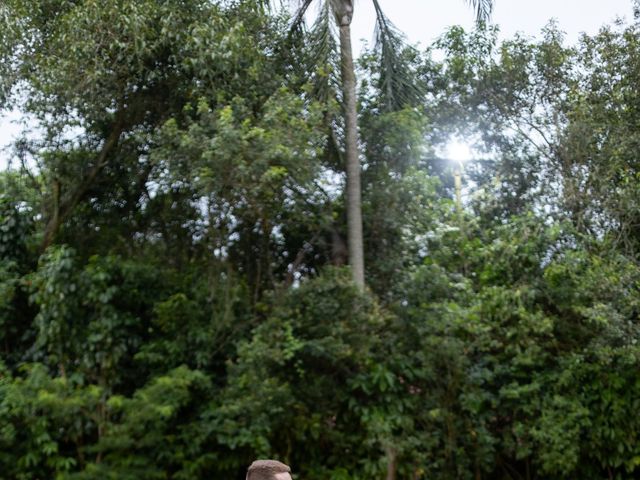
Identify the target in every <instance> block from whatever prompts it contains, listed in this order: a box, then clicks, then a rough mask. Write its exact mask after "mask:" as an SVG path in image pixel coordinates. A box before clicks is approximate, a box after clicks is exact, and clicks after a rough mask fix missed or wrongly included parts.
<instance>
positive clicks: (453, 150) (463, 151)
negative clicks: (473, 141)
mask: <svg viewBox="0 0 640 480" xmlns="http://www.w3.org/2000/svg"><path fill="white" fill-rule="evenodd" d="M446 154H447V158H448V159H449V160H453V161H455V162H466V161H467V160H471V158H472V156H473V154H472V152H471V147H470V146H469V145H468V144H466V143H464V142H461V141H460V140H455V139H454V140H452V141H451V142H450V143H449V144H448V145H447V148H446Z"/></svg>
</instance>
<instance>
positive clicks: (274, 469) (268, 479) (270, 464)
mask: <svg viewBox="0 0 640 480" xmlns="http://www.w3.org/2000/svg"><path fill="white" fill-rule="evenodd" d="M247 480H291V469H290V468H289V467H288V466H287V465H285V464H284V463H280V462H278V461H276V460H256V461H255V462H253V463H252V464H251V466H250V467H249V470H247Z"/></svg>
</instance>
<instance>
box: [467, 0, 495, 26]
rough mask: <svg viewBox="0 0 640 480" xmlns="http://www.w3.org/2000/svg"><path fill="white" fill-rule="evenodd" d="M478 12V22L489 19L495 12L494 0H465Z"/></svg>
mask: <svg viewBox="0 0 640 480" xmlns="http://www.w3.org/2000/svg"><path fill="white" fill-rule="evenodd" d="M465 1H466V2H467V3H468V4H469V6H471V7H473V9H474V10H475V12H476V22H478V23H484V22H487V21H489V19H490V18H491V13H492V12H493V3H494V2H493V0H465Z"/></svg>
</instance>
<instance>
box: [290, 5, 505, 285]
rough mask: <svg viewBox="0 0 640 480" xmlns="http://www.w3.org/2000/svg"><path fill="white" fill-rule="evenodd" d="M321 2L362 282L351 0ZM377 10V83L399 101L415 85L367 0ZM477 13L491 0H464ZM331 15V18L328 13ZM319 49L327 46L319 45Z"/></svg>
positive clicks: (301, 12) (397, 42) (353, 256)
mask: <svg viewBox="0 0 640 480" xmlns="http://www.w3.org/2000/svg"><path fill="white" fill-rule="evenodd" d="M315 1H316V2H322V8H321V12H322V13H321V15H320V17H319V18H318V20H317V21H316V26H315V27H314V28H315V29H316V30H319V31H320V34H319V35H316V37H315V38H317V39H319V40H320V41H323V42H325V46H326V45H327V44H328V43H331V41H332V40H333V38H332V35H331V32H333V31H334V30H332V28H331V25H330V24H329V22H331V21H332V20H333V21H334V22H335V25H336V26H337V28H338V32H339V50H340V71H341V74H342V76H341V82H340V83H341V89H342V100H343V108H344V117H345V118H344V145H345V166H346V179H347V186H346V206H347V234H348V253H349V264H350V266H351V271H352V275H353V280H354V282H355V283H356V285H358V286H359V287H361V288H363V287H364V284H365V277H364V248H363V238H362V208H361V184H360V183H361V182H360V168H361V167H360V156H359V153H358V120H357V118H358V114H357V110H356V76H355V69H354V65H353V51H352V48H351V21H352V19H353V12H354V2H353V0H315ZM371 1H372V3H373V7H374V8H375V11H376V18H377V25H376V33H377V35H376V50H377V51H378V53H379V57H380V61H381V70H380V72H381V83H382V85H383V88H384V90H385V92H384V93H385V95H386V97H387V98H388V99H389V100H390V101H391V102H390V105H391V106H393V105H394V104H398V105H401V104H402V99H403V98H406V96H407V95H412V94H414V93H416V92H415V86H413V85H410V84H408V82H407V81H406V77H405V78H403V75H402V73H403V71H405V70H404V68H403V65H402V63H403V60H402V57H401V55H400V50H401V49H402V48H403V45H402V36H401V35H400V34H399V33H398V31H397V30H396V29H395V28H394V27H393V25H392V24H391V22H390V21H389V20H388V19H387V17H386V16H385V15H384V13H383V12H382V9H381V8H380V4H379V2H378V0H371ZM465 1H466V3H468V4H469V5H470V6H471V7H473V9H474V10H475V13H476V19H477V22H484V21H486V20H487V19H488V18H489V16H490V14H491V11H492V8H493V0H465ZM312 3H314V0H302V1H301V3H300V5H299V7H298V9H297V12H296V14H295V17H294V22H293V25H294V27H298V26H300V25H301V24H302V22H303V19H304V16H305V14H306V12H307V10H308V9H309V7H310V6H311V4H312ZM331 17H333V19H332V18H331ZM318 51H319V52H322V51H324V52H325V53H326V52H327V49H326V48H325V49H322V48H320V49H319V50H318Z"/></svg>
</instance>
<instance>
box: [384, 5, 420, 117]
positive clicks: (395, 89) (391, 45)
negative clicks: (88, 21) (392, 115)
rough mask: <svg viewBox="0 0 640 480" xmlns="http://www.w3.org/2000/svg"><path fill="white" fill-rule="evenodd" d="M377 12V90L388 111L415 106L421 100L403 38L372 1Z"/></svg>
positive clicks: (407, 48) (408, 49)
mask: <svg viewBox="0 0 640 480" xmlns="http://www.w3.org/2000/svg"><path fill="white" fill-rule="evenodd" d="M373 5H374V7H375V10H376V32H375V36H376V44H375V51H376V54H377V55H378V57H379V59H380V69H379V76H380V77H379V88H380V93H381V95H382V100H383V103H384V105H385V108H386V109H387V110H391V111H393V110H398V109H401V108H403V107H405V106H407V105H415V104H417V103H419V102H420V100H421V99H422V96H423V95H422V91H421V89H420V88H419V87H418V85H417V83H416V82H415V81H414V80H415V75H414V74H413V72H412V71H411V66H410V64H409V61H408V58H407V55H406V54H407V53H408V51H410V48H409V47H407V45H406V44H405V41H404V37H403V35H402V34H401V33H400V31H399V30H398V29H397V28H396V27H395V26H394V25H393V24H392V23H391V22H390V21H389V19H388V18H387V17H386V16H385V15H384V13H383V11H382V9H381V8H380V3H379V2H378V0H373Z"/></svg>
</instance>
